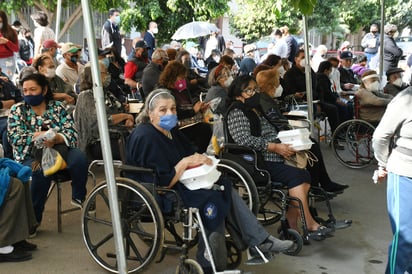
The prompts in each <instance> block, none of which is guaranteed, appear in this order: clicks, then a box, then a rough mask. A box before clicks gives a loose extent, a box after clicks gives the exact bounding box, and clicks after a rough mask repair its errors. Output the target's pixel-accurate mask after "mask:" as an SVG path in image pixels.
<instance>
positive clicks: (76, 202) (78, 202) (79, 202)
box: [71, 198, 83, 209]
mask: <svg viewBox="0 0 412 274" xmlns="http://www.w3.org/2000/svg"><path fill="white" fill-rule="evenodd" d="M71 204H72V205H74V206H77V207H78V208H80V209H82V208H83V201H82V200H80V199H76V198H72V201H71Z"/></svg>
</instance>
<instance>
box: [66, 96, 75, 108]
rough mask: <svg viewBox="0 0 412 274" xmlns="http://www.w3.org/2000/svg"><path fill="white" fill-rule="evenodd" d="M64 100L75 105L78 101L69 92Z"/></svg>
mask: <svg viewBox="0 0 412 274" xmlns="http://www.w3.org/2000/svg"><path fill="white" fill-rule="evenodd" d="M64 101H65V102H66V104H69V105H74V104H75V103H76V100H75V99H74V98H73V97H71V96H70V95H67V94H66V96H64Z"/></svg>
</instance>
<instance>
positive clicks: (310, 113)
mask: <svg viewBox="0 0 412 274" xmlns="http://www.w3.org/2000/svg"><path fill="white" fill-rule="evenodd" d="M303 36H304V38H303V40H304V42H305V82H306V100H307V104H308V119H309V121H310V132H312V130H313V121H314V117H313V97H312V96H313V95H312V94H313V90H312V68H311V66H310V53H309V36H308V18H307V17H306V16H305V15H303Z"/></svg>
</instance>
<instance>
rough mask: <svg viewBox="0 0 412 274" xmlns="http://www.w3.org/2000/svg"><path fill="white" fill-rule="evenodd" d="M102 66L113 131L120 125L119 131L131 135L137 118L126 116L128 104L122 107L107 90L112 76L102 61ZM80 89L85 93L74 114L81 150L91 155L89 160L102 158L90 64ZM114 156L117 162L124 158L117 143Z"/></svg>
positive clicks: (81, 79) (107, 111) (108, 112)
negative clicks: (130, 131)
mask: <svg viewBox="0 0 412 274" xmlns="http://www.w3.org/2000/svg"><path fill="white" fill-rule="evenodd" d="M99 65H100V75H101V78H102V82H103V92H104V99H105V100H104V102H105V106H106V115H107V121H108V125H109V128H114V127H116V126H117V127H116V129H117V130H121V131H122V132H123V133H124V134H126V135H128V129H131V128H132V127H133V126H134V117H133V115H131V114H129V113H126V108H127V105H124V104H122V103H121V102H120V101H119V100H118V99H117V98H116V96H114V95H113V94H112V93H111V92H110V91H109V90H108V89H107V88H108V86H109V84H110V75H108V71H107V68H106V66H105V65H104V63H103V62H102V61H99ZM80 90H81V92H80V94H79V98H78V100H77V104H76V109H75V112H74V122H75V125H76V128H77V130H78V135H79V137H78V141H79V148H80V150H81V151H83V152H85V153H86V154H87V156H88V158H89V160H90V159H102V154H101V147H100V134H99V128H98V126H97V114H96V107H95V102H94V101H95V100H94V96H93V79H92V71H91V66H90V65H86V66H85V68H84V71H83V73H82V74H81V75H80ZM119 126H120V127H119ZM112 153H113V159H117V160H119V159H121V157H120V156H121V155H120V152H119V149H118V145H117V144H114V143H113V146H112Z"/></svg>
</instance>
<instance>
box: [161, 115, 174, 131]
mask: <svg viewBox="0 0 412 274" xmlns="http://www.w3.org/2000/svg"><path fill="white" fill-rule="evenodd" d="M176 125H177V115H176V114H170V115H163V116H161V117H160V122H159V126H160V127H161V128H163V129H165V130H169V131H170V130H171V129H172V128H174V127H175V126H176Z"/></svg>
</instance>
